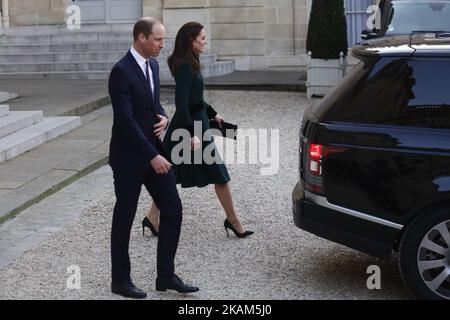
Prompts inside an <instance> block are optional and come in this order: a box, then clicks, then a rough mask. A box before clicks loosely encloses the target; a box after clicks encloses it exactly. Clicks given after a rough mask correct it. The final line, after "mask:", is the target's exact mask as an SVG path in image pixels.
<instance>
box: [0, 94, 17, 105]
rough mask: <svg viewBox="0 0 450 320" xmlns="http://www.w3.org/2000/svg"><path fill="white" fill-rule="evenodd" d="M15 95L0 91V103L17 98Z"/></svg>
mask: <svg viewBox="0 0 450 320" xmlns="http://www.w3.org/2000/svg"><path fill="white" fill-rule="evenodd" d="M17 97H18V96H17V94H16V93H13V92H4V91H0V103H2V102H5V101H9V100H12V99H15V98H17Z"/></svg>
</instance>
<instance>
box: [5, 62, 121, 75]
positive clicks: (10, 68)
mask: <svg viewBox="0 0 450 320" xmlns="http://www.w3.org/2000/svg"><path fill="white" fill-rule="evenodd" d="M115 63H116V61H106V62H97V61H86V62H82V61H74V62H47V63H45V62H38V63H2V64H0V73H23V72H64V71H89V70H98V71H110V70H111V69H112V67H113V66H114V64H115Z"/></svg>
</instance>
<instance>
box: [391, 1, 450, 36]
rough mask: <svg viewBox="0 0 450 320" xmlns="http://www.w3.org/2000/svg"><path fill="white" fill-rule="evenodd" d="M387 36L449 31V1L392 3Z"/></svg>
mask: <svg viewBox="0 0 450 320" xmlns="http://www.w3.org/2000/svg"><path fill="white" fill-rule="evenodd" d="M392 6H393V7H392V8H391V11H390V17H389V26H388V29H387V33H386V34H387V35H395V34H410V33H411V32H413V31H450V1H393V2H392Z"/></svg>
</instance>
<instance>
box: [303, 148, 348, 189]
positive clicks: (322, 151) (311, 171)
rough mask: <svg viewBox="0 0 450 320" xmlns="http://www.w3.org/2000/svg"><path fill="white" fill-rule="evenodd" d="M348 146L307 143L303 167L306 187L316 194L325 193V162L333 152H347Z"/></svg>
mask: <svg viewBox="0 0 450 320" xmlns="http://www.w3.org/2000/svg"><path fill="white" fill-rule="evenodd" d="M346 150H347V148H341V147H334V146H327V145H321V144H315V143H307V144H305V149H304V150H303V162H302V163H303V169H304V181H305V189H306V190H308V191H310V192H313V193H315V194H320V195H323V194H324V188H323V163H324V160H325V159H326V158H327V157H328V155H330V154H332V153H341V152H345V151H346Z"/></svg>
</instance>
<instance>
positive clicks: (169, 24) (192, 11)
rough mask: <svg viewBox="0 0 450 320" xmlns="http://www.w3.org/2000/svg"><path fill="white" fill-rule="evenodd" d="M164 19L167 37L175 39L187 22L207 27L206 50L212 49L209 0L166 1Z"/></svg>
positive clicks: (164, 2)
mask: <svg viewBox="0 0 450 320" xmlns="http://www.w3.org/2000/svg"><path fill="white" fill-rule="evenodd" d="M162 19H163V23H164V25H165V26H166V29H167V37H168V38H173V39H175V36H176V34H177V32H178V30H179V29H180V27H181V26H182V25H183V24H185V23H186V22H189V21H196V22H199V23H201V24H202V25H203V26H204V27H205V31H206V36H207V42H208V44H207V47H206V49H207V50H208V51H209V50H210V49H211V41H210V40H211V26H210V16H209V0H164V1H163V11H162Z"/></svg>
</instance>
